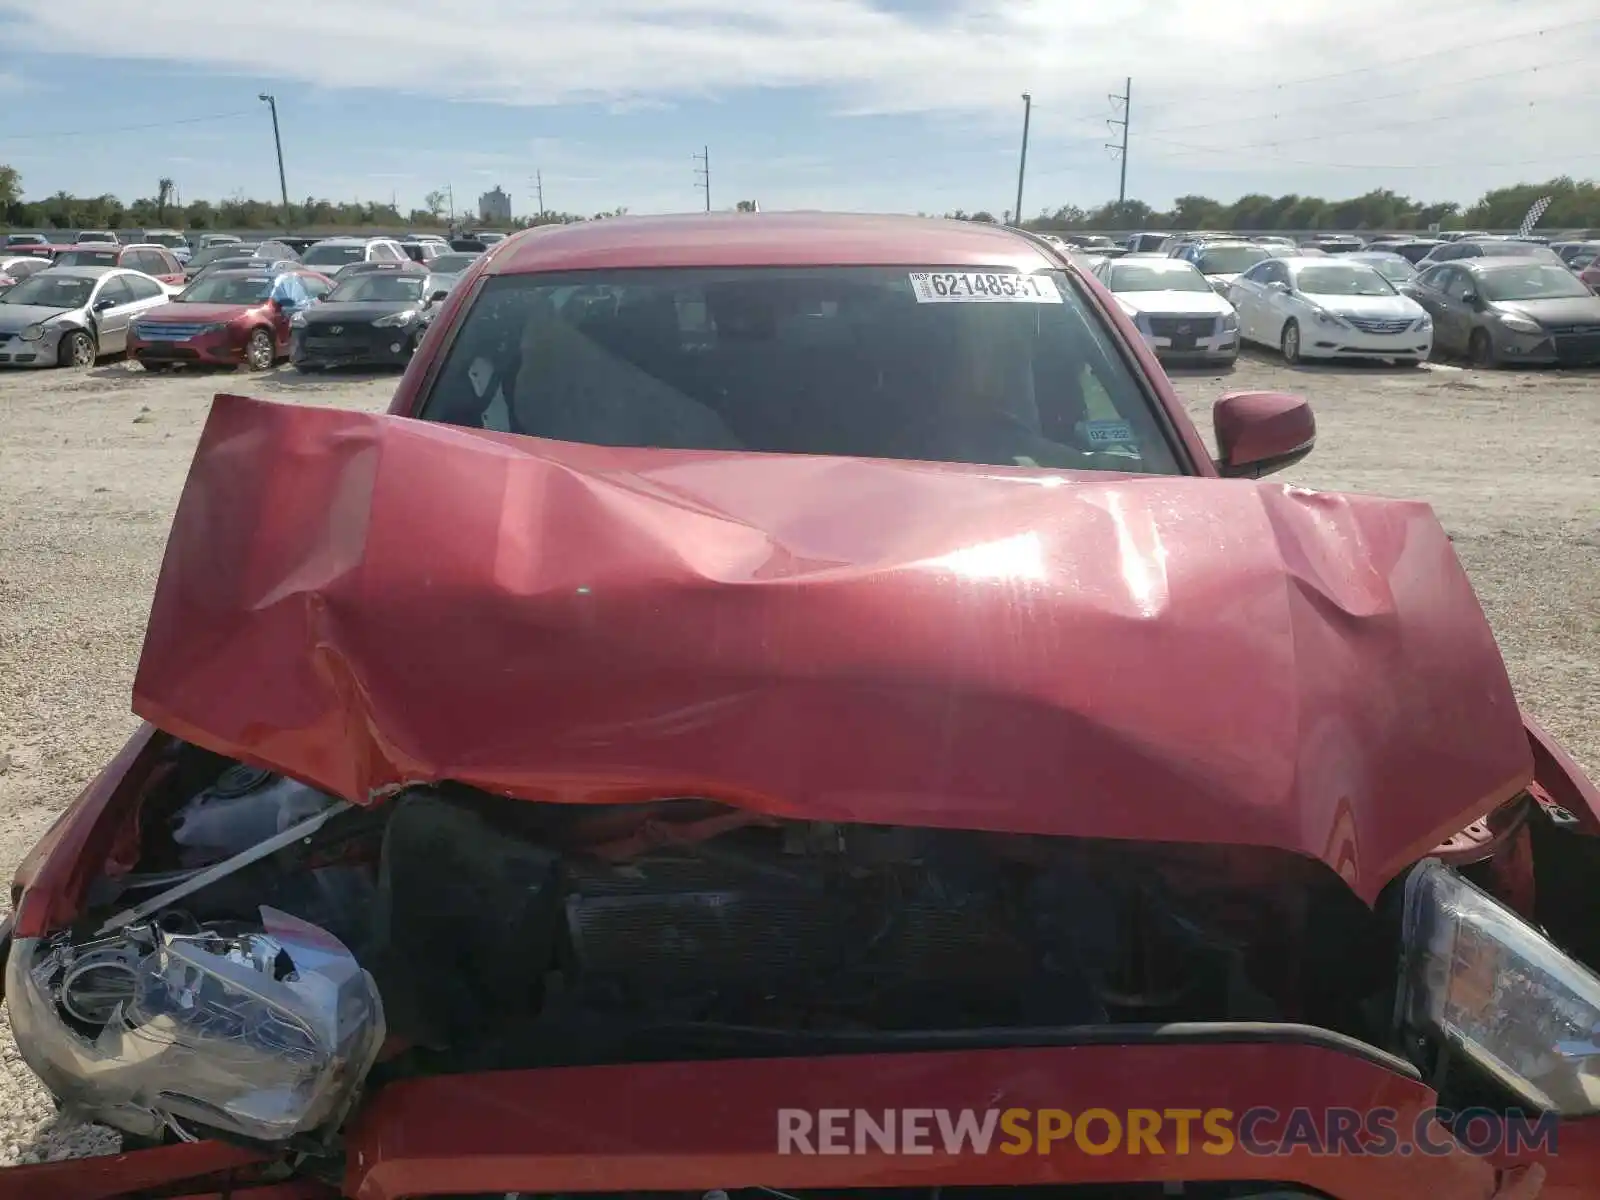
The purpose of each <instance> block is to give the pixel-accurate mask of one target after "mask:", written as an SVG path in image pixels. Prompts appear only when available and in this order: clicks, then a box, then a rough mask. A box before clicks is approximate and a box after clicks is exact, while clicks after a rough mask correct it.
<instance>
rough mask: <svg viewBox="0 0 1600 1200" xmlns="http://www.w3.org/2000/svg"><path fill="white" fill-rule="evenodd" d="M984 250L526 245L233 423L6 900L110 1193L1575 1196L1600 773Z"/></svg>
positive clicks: (1391, 543)
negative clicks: (431, 307)
mask: <svg viewBox="0 0 1600 1200" xmlns="http://www.w3.org/2000/svg"><path fill="white" fill-rule="evenodd" d="M1214 421H1215V433H1216V453H1215V457H1214V456H1213V454H1212V452H1211V451H1210V450H1208V448H1207V447H1206V445H1205V443H1204V442H1202V440H1201V438H1200V437H1199V435H1198V433H1197V432H1196V430H1195V429H1194V427H1193V426H1192V425H1191V423H1190V422H1189V420H1188V418H1187V417H1186V415H1185V412H1184V409H1183V408H1182V407H1181V406H1180V404H1179V402H1178V400H1177V399H1176V397H1175V395H1174V393H1173V391H1172V388H1171V386H1170V385H1169V383H1168V381H1167V379H1166V377H1165V376H1164V375H1163V373H1162V370H1161V368H1160V367H1159V366H1158V365H1157V363H1156V361H1155V360H1154V359H1153V358H1152V357H1151V355H1150V354H1149V352H1148V351H1147V350H1146V349H1145V347H1144V345H1143V343H1142V340H1141V339H1140V337H1139V335H1138V333H1137V331H1136V330H1135V329H1134V328H1133V326H1132V325H1131V324H1129V322H1128V320H1127V319H1126V318H1125V317H1124V316H1122V315H1121V313H1120V312H1119V310H1118V308H1117V306H1116V304H1115V303H1114V302H1112V300H1111V299H1110V297H1109V296H1108V295H1107V294H1106V293H1105V292H1104V291H1103V290H1102V289H1101V288H1100V287H1099V286H1098V285H1097V284H1096V283H1094V282H1093V281H1092V280H1090V279H1089V278H1087V277H1086V276H1084V275H1083V274H1082V273H1081V272H1079V271H1078V270H1077V269H1076V268H1074V267H1073V265H1072V264H1071V263H1070V261H1069V260H1068V259H1067V258H1066V257H1064V255H1063V253H1062V252H1060V251H1058V250H1057V249H1055V248H1054V247H1052V246H1050V245H1049V244H1047V243H1045V242H1043V241H1040V240H1037V239H1034V238H1031V237H1029V236H1027V235H1025V234H1022V233H1018V232H1016V231H1012V230H1005V229H1000V228H994V227H985V226H981V225H973V224H966V223H958V222H949V221H937V220H922V219H910V218H890V217H864V216H862V217H857V216H824V215H815V214H791V215H783V214H768V213H762V214H757V215H731V214H730V215H728V216H706V217H698V216H696V217H682V218H638V219H635V218H623V219H617V220H612V221H604V222H595V223H592V224H588V225H581V226H570V227H546V228H542V229H538V230H531V231H528V232H526V233H523V234H520V235H518V236H516V237H514V238H511V239H509V240H507V241H506V242H504V243H502V244H500V245H498V246H496V247H494V248H493V249H491V250H490V251H489V252H488V253H487V254H486V255H485V256H484V257H483V259H482V260H481V261H480V262H478V263H477V264H476V265H475V266H474V267H472V268H471V270H470V271H469V273H468V275H467V276H466V277H465V278H464V279H463V281H462V283H461V284H460V285H459V286H458V287H457V288H456V289H455V291H454V292H453V294H452V296H451V298H450V300H449V301H448V302H447V304H446V307H445V308H444V310H443V312H442V313H441V315H440V317H439V318H438V319H437V320H436V322H435V323H434V325H433V327H432V328H431V329H430V331H429V332H428V334H427V336H426V338H425V339H424V341H423V342H422V344H421V346H420V348H419V350H418V353H417V355H416V357H415V358H414V359H413V360H412V362H411V364H410V366H409V368H408V370H407V372H406V375H405V377H404V379H403V381H402V383H401V386H400V389H399V391H398V393H397V395H396V398H395V400H394V404H393V407H392V409H391V411H390V413H388V414H385V415H372V414H364V413H359V412H347V411H337V410H321V409H315V408H306V407H298V406H284V405H276V404H269V403H262V402H258V401H254V400H247V399H242V398H238V397H227V396H224V397H219V398H218V400H217V402H216V404H215V406H214V407H213V410H212V412H211V415H210V418H209V420H208V422H207V425H206V427H205V430H204V432H203V435H202V437H201V440H200V445H199V448H198V451H197V453H196V456H195V459H194V463H193V467H192V469H191V472H190V475H189V479H188V482H187V484H186V487H185V490H184V492H183V496H182V499H181V502H180V504H179V507H178V512H177V516H176V518H175V521H174V524H173V528H172V533H171V537H170V540H169V543H168V547H167V554H166V560H165V563H164V565H163V568H162V572H161V577H160V581H159V583H158V586H157V589H156V594H155V597H154V601H153V606H152V611H151V615H150V622H149V628H148V632H147V636H146V641H145V645H144V650H143V654H142V657H141V660H140V663H139V668H138V673H137V676H136V678H135V681H134V687H133V707H134V710H135V711H136V712H137V713H138V714H139V715H140V716H142V717H143V718H144V719H145V721H146V722H148V724H146V725H145V726H144V727H143V728H142V729H141V731H140V732H139V733H138V734H136V735H135V736H134V737H133V739H132V740H131V741H130V742H129V743H128V745H127V747H126V749H124V750H123V751H122V752H121V753H120V754H119V755H118V756H117V757H116V758H115V759H114V760H113V761H112V762H111V763H110V764H108V766H107V767H106V768H105V770H104V771H103V773H102V774H101V775H100V777H99V778H98V779H97V780H95V781H94V782H93V783H92V784H91V785H90V786H89V787H88V789H87V790H86V791H85V792H84V794H83V795H82V796H81V797H79V798H78V800H77V801H76V802H75V803H74V804H73V805H72V806H71V807H70V808H69V809H68V810H67V812H66V813H65V814H64V815H63V816H62V818H61V819H60V820H59V821H58V822H57V824H56V825H55V826H54V827H53V828H52V829H51V831H50V832H49V834H48V835H47V836H46V837H45V839H44V840H43V842H42V843H41V844H40V845H39V847H38V848H37V849H36V850H35V851H34V852H33V854H32V855H31V856H30V857H29V858H28V860H27V861H26V862H25V863H24V864H23V866H22V867H21V869H20V870H19V872H18V875H17V878H16V881H15V885H14V889H13V898H14V902H15V911H14V916H13V918H12V922H13V924H12V926H11V929H10V943H9V963H8V966H7V970H6V974H5V991H6V999H7V1003H8V1007H9V1012H10V1020H11V1023H12V1027H13V1029H14V1031H15V1034H16V1041H17V1046H18V1048H19V1049H20V1051H21V1053H22V1056H23V1057H24V1059H25V1060H26V1061H27V1063H28V1064H29V1066H31V1067H32V1068H33V1069H34V1070H35V1071H36V1072H37V1073H38V1074H39V1076H40V1077H41V1078H42V1079H43V1080H44V1082H45V1084H46V1085H47V1086H48V1088H49V1089H50V1091H51V1092H52V1093H53V1094H54V1095H55V1096H56V1097H57V1099H58V1100H59V1102H60V1103H61V1104H62V1105H63V1106H64V1107H65V1108H66V1109H67V1110H69V1111H70V1112H71V1113H73V1114H76V1115H79V1116H82V1117H85V1118H90V1119H95V1120H99V1121H102V1122H105V1123H106V1124H109V1125H112V1126H115V1127H116V1128H118V1129H120V1130H122V1131H123V1133H124V1138H125V1149H124V1152H123V1153H122V1154H120V1155H118V1156H115V1157H111V1158H103V1159H93V1160H88V1161H83V1162H69V1163H59V1164H50V1165H42V1166H29V1167H18V1168H13V1169H10V1170H7V1171H3V1172H0V1196H28V1197H47V1196H48V1197H75V1198H78V1200H96V1198H98V1200H109V1198H112V1197H134V1196H163V1197H170V1196H228V1197H231V1198H233V1200H246V1198H248V1200H291V1198H299V1200H312V1198H321V1197H328V1198H331V1197H337V1196H343V1197H350V1198H353V1200H390V1198H399V1197H419V1196H446V1195H450V1196H461V1195H495V1196H505V1195H507V1194H508V1193H516V1194H523V1195H552V1196H553V1195H568V1194H572V1193H578V1192H586V1193H616V1194H624V1193H646V1192H653V1193H672V1194H682V1195H688V1196H702V1197H718V1198H719V1200H721V1198H723V1197H725V1196H738V1195H748V1196H750V1197H769V1198H770V1197H780V1198H783V1197H794V1196H812V1195H827V1196H843V1195H849V1194H853V1193H856V1192H860V1193H862V1194H863V1195H866V1194H869V1193H870V1194H872V1195H890V1194H892V1195H894V1196H919V1197H921V1196H927V1197H954V1196H957V1195H959V1196H962V1197H966V1196H976V1195H987V1194H989V1193H991V1192H997V1191H998V1190H1000V1189H1015V1188H1018V1187H1029V1188H1033V1189H1046V1188H1048V1189H1049V1190H1050V1191H1052V1192H1058V1193H1060V1194H1061V1195H1063V1196H1066V1197H1089V1196H1118V1197H1122V1196H1150V1197H1155V1196H1171V1195H1182V1196H1190V1197H1199V1198H1211V1197H1216V1198H1222V1197H1256V1198H1258V1200H1259V1198H1265V1197H1269V1196H1270V1197H1277V1198H1285V1197H1313V1196H1321V1197H1334V1198H1336V1200H1358V1198H1359V1200H1371V1198H1373V1197H1396V1198H1398V1197H1415V1196H1419V1195H1426V1196H1428V1197H1430V1200H1447V1198H1454V1197H1471V1198H1473V1200H1488V1198H1489V1197H1494V1196H1499V1197H1502V1198H1503V1200H1532V1198H1533V1197H1538V1196H1543V1197H1547V1198H1551V1197H1554V1198H1577V1197H1600V1123H1597V1120H1600V1118H1597V1115H1596V1114H1597V1112H1600V1046H1597V1044H1596V1042H1597V1026H1600V979H1597V977H1596V974H1595V970H1594V968H1595V966H1596V965H1597V964H1600V920H1597V916H1600V912H1597V903H1596V897H1597V895H1600V889H1597V887H1596V882H1595V881H1596V878H1597V872H1600V796H1597V793H1596V790H1595V788H1594V786H1593V785H1592V784H1591V783H1590V782H1589V781H1588V780H1586V779H1585V778H1584V777H1583V776H1582V774H1581V773H1580V771H1579V770H1578V768H1577V767H1576V766H1575V765H1574V764H1573V762H1572V761H1571V760H1570V759H1569V758H1568V757H1567V756H1566V755H1565V754H1564V753H1563V752H1562V751H1561V749H1560V748H1559V747H1558V746H1556V745H1555V744H1554V743H1553V742H1552V741H1551V739H1550V738H1549V737H1547V736H1546V735H1545V734H1544V733H1543V732H1542V731H1541V730H1540V729H1539V727H1538V726H1537V725H1536V724H1534V723H1533V722H1532V721H1531V720H1529V719H1527V718H1526V717H1525V716H1524V715H1522V714H1521V713H1520V712H1519V710H1518V707H1517V703H1516V701H1515V699H1514V697H1513V695H1512V690H1511V686H1510V684H1509V682H1508V680H1507V676H1506V672H1505V669H1504V667H1503V665H1502V662H1501V659H1500V655H1499V653H1498V651H1497V649H1496V646H1495V644H1494V641H1493V639H1492V637H1491V634H1490V631H1489V628H1488V625H1487V623H1486V621H1485V619H1484V616H1483V613H1482V611H1481V609H1480V607H1479V605H1478V603H1477V600H1476V598H1475V597H1474V595H1473V592H1472V589H1471V587H1470V586H1469V584H1468V581H1467V578H1466V576H1465V574H1464V573H1463V570H1462V568H1461V565H1460V563H1459V562H1458V560H1457V558H1456V556H1455V554H1454V553H1453V550H1452V548H1451V545H1450V541H1449V538H1448V537H1447V536H1446V534H1445V532H1444V531H1443V529H1442V528H1441V527H1440V525H1439V523H1438V521H1437V520H1436V518H1435V517H1434V515H1433V513H1432V512H1431V510H1430V509H1429V508H1428V507H1427V506H1426V505H1424V504H1420V503H1413V502H1404V501H1393V500H1383V499H1374V498H1367V497H1359V496H1347V495H1338V494H1329V493H1317V492H1312V491H1307V490H1304V489H1301V488H1297V487H1292V486H1280V485H1274V484H1270V483H1266V482H1261V481H1260V478H1259V477H1260V476H1262V475H1263V474H1265V473H1267V472H1270V471H1274V470H1277V469H1279V468H1281V467H1284V466H1287V465H1289V464H1291V463H1293V462H1295V461H1296V460H1297V459H1298V458H1300V457H1301V456H1303V455H1304V454H1306V453H1307V452H1308V451H1309V450H1310V449H1311V447H1312V443H1313V441H1314V425H1313V421H1312V415H1311V412H1310V410H1309V409H1308V407H1307V405H1306V403H1305V402H1304V401H1303V400H1300V399H1298V398H1295V397H1290V396H1284V395H1277V394H1266V393H1240V394H1233V395H1228V396H1224V397H1223V398H1221V399H1220V400H1219V401H1218V402H1217V404H1216V408H1215V412H1214Z"/></svg>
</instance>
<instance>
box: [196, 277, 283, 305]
mask: <svg viewBox="0 0 1600 1200" xmlns="http://www.w3.org/2000/svg"><path fill="white" fill-rule="evenodd" d="M271 294H272V280H271V279H269V278H268V277H267V276H265V275H220V274H219V275H208V276H207V277H206V278H204V279H196V280H195V281H194V282H193V283H191V284H190V285H189V286H188V287H187V288H185V289H184V290H183V293H182V295H180V296H179V297H178V303H180V304H260V303H261V302H262V301H264V300H265V299H266V298H267V297H268V296H269V295H271Z"/></svg>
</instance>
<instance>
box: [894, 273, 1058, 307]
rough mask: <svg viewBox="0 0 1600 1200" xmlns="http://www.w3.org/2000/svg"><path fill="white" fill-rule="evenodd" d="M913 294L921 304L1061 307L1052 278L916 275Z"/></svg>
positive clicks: (1013, 274)
mask: <svg viewBox="0 0 1600 1200" xmlns="http://www.w3.org/2000/svg"><path fill="white" fill-rule="evenodd" d="M911 293H912V295H914V296H916V298H917V303H918V304H1060V303H1061V293H1060V291H1058V290H1057V288H1056V281H1055V280H1054V279H1051V278H1050V277H1049V276H1048V275H1018V274H1016V273H1014V272H1012V273H1003V272H997V273H994V274H987V273H980V272H977V271H913V272H911Z"/></svg>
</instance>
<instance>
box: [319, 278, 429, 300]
mask: <svg viewBox="0 0 1600 1200" xmlns="http://www.w3.org/2000/svg"><path fill="white" fill-rule="evenodd" d="M425 279H426V276H424V275H414V274H410V273H407V274H404V275H402V274H400V273H399V272H395V273H394V274H377V273H375V272H374V273H369V274H364V275H352V276H351V277H350V278H348V279H346V280H344V281H342V282H341V283H340V284H339V286H338V287H336V288H334V289H333V291H331V292H329V293H328V299H329V300H330V301H344V302H354V303H366V302H369V301H372V302H381V301H390V302H393V303H397V304H404V303H409V302H410V301H412V300H420V299H422V284H423V281H424V280H425Z"/></svg>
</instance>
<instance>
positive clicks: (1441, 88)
mask: <svg viewBox="0 0 1600 1200" xmlns="http://www.w3.org/2000/svg"><path fill="white" fill-rule="evenodd" d="M1593 62H1594V57H1593V56H1592V55H1587V54H1585V55H1581V56H1579V57H1577V58H1563V59H1559V60H1557V61H1556V62H1549V63H1535V64H1533V65H1532V66H1527V67H1517V68H1516V69H1514V70H1510V71H1495V72H1493V73H1491V74H1488V75H1472V76H1469V77H1468V78H1466V79H1453V80H1447V81H1445V82H1443V83H1428V84H1424V85H1422V86H1420V87H1412V88H1405V89H1403V90H1402V91H1398V92H1384V93H1382V94H1380V95H1377V96H1353V97H1351V98H1349V99H1346V100H1335V101H1332V102H1330V103H1324V104H1309V105H1302V106H1301V107H1299V108H1286V109H1282V110H1280V111H1278V112H1274V113H1271V114H1257V115H1255V116H1250V117H1232V118H1229V119H1228V120H1225V121H1204V122H1201V123H1200V124H1198V125H1157V126H1156V127H1155V128H1154V129H1146V130H1144V131H1143V132H1145V133H1147V134H1154V133H1184V132H1187V131H1189V130H1192V129H1218V128H1224V127H1227V126H1231V125H1242V124H1246V123H1248V122H1250V121H1259V120H1264V119H1269V117H1270V119H1272V120H1276V119H1277V118H1279V117H1288V116H1295V115H1297V114H1299V113H1310V112H1326V111H1328V110H1329V109H1335V108H1340V109H1342V108H1348V107H1349V106H1350V105H1352V104H1375V103H1377V102H1378V101H1380V100H1395V99H1398V98H1400V97H1402V96H1414V95H1416V94H1417V93H1419V92H1427V93H1428V94H1429V95H1438V94H1439V93H1441V92H1449V91H1454V90H1455V89H1457V88H1462V87H1467V86H1469V85H1471V84H1474V83H1485V82H1487V81H1489V80H1491V79H1509V78H1510V77H1512V76H1513V75H1524V74H1527V73H1528V72H1530V71H1531V72H1535V73H1537V72H1539V71H1549V70H1554V69H1555V68H1557V67H1568V66H1573V65H1575V64H1584V65H1589V64H1592V63H1593Z"/></svg>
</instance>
